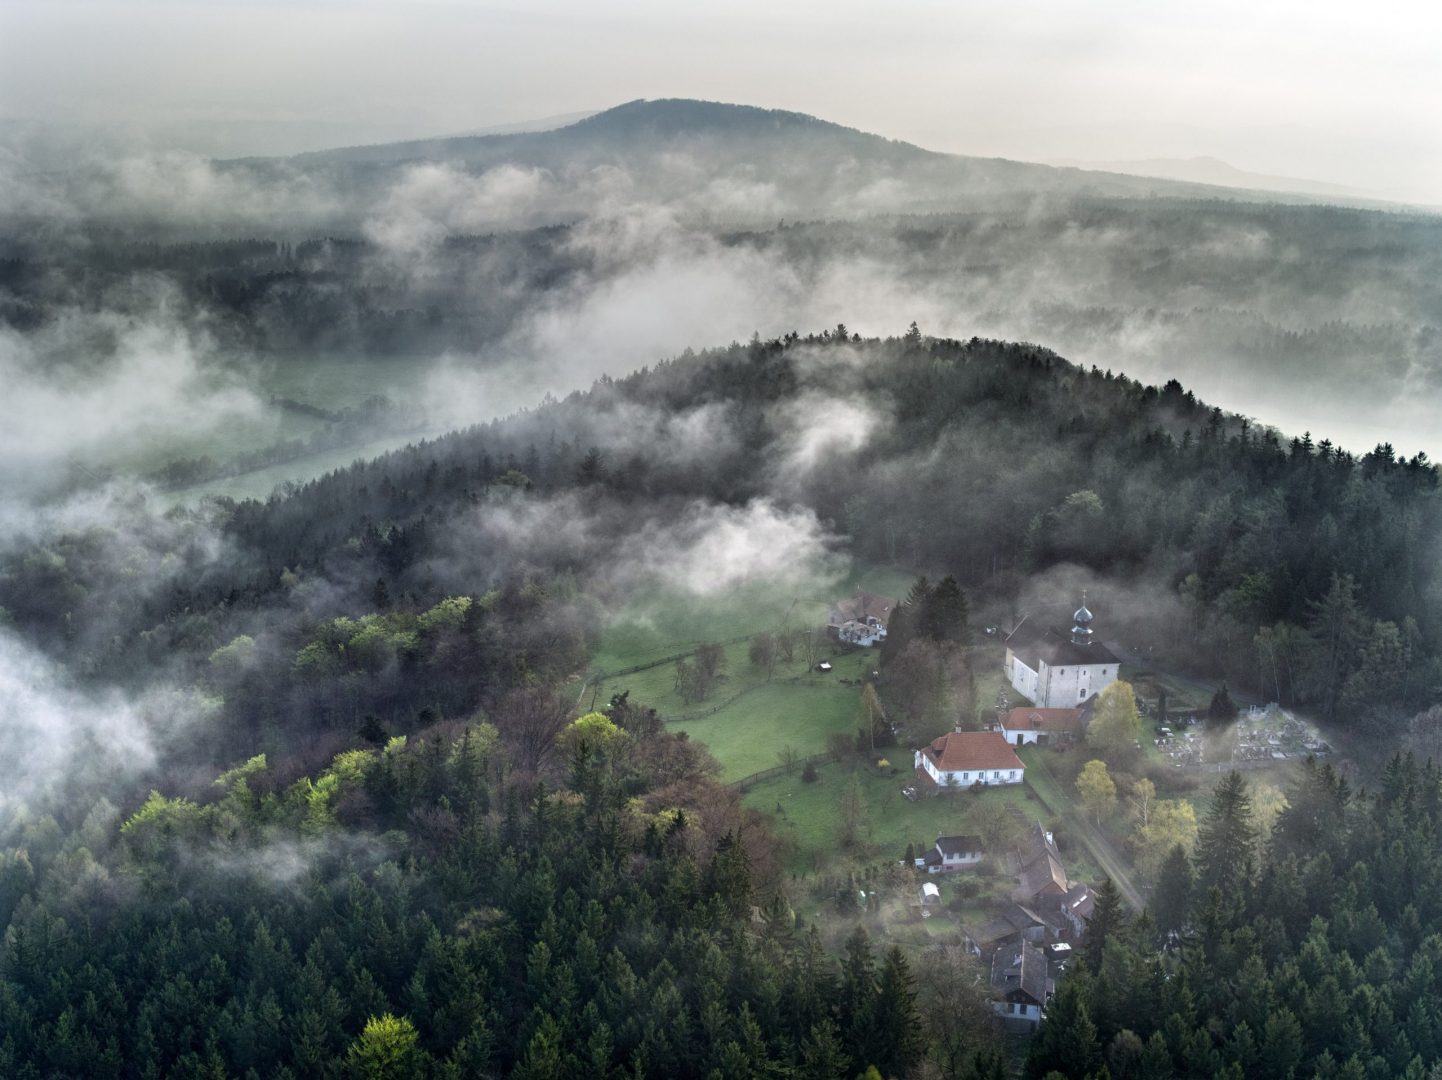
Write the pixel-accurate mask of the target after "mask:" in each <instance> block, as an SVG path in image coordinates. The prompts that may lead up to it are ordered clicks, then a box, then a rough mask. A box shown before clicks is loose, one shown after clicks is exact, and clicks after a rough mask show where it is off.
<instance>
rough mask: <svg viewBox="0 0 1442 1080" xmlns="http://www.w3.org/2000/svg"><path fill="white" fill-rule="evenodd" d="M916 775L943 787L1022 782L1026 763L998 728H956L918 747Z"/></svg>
mask: <svg viewBox="0 0 1442 1080" xmlns="http://www.w3.org/2000/svg"><path fill="white" fill-rule="evenodd" d="M915 764H916V772H917V775H918V776H920V777H921V778H923V779H926V780H930V781H931V782H932V783H933V784H935V785H936V786H937V787H940V788H950V789H960V788H968V787H970V786H971V785H972V784H983V785H990V784H1019V783H1021V781H1022V773H1023V772H1025V770H1026V766H1025V765H1023V764H1022V763H1021V758H1019V757H1017V756H1016V751H1015V750H1013V749H1012V748H1011V747H1010V746H1009V745H1008V744H1007V741H1006V740H1005V739H1004V738H1002V737H1001V733H1000V732H997V731H953V732H951V733H950V734H949V735H943V736H942V737H941V738H939V739H937V740H936V741H935V742H933V743H931V744H930V745H929V746H925V747H923V748H922V749H920V750H918V751H916V756H915Z"/></svg>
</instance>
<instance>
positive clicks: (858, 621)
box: [826, 592, 896, 647]
mask: <svg viewBox="0 0 1442 1080" xmlns="http://www.w3.org/2000/svg"><path fill="white" fill-rule="evenodd" d="M895 610H896V601H895V600H892V599H890V598H889V597H885V596H877V595H876V594H875V593H869V592H859V593H857V594H856V595H855V596H853V597H852V598H851V599H849V600H838V601H836V602H835V603H834V604H832V605H831V612H830V614H828V615H827V617H826V631H827V633H829V634H830V635H831V636H832V637H834V638H836V639H837V640H838V641H844V642H846V643H847V644H848V645H862V646H868V647H869V646H871V645H879V644H880V643H881V642H883V641H885V640H886V624H887V623H888V622H889V621H890V619H891V613H892V612H893V611H895Z"/></svg>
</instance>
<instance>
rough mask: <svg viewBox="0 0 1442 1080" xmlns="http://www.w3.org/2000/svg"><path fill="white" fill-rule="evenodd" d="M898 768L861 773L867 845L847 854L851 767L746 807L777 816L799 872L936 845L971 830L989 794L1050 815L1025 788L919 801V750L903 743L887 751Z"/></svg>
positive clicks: (825, 772) (779, 785)
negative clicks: (973, 814)
mask: <svg viewBox="0 0 1442 1080" xmlns="http://www.w3.org/2000/svg"><path fill="white" fill-rule="evenodd" d="M883 753H886V754H887V755H888V760H890V762H891V763H892V765H893V766H895V767H896V768H897V773H896V774H895V775H884V774H879V773H876V772H873V771H871V770H865V769H863V770H859V771H858V772H857V775H858V776H859V777H860V779H861V785H862V793H863V796H864V798H865V802H866V825H865V827H864V829H863V831H862V838H861V843H860V844H859V845H858V847H857V848H856V849H855V850H853V851H852V852H850V853H847V852H843V851H842V850H841V848H840V846H839V843H838V838H837V812H836V805H837V800H838V799H839V798H840V796H841V791H842V785H843V784H844V783H845V782H846V779H847V776H848V775H849V773H850V772H851V771H852V769H851V768H850V767H849V766H847V765H843V764H828V765H823V766H822V767H821V768H820V769H818V770H817V772H818V779H817V781H816V783H814V784H807V783H804V782H803V781H802V780H801V776H800V771H799V770H798V771H797V773H796V774H794V775H792V776H779V777H775V778H773V779H770V780H767V781H764V782H763V783H759V784H757V785H756V786H755V787H753V788H751V789H750V790H749V791H747V792H746V794H745V796H744V801H745V803H746V805H748V806H752V807H754V808H756V809H757V810H761V811H765V812H767V813H770V814H772V815H773V818H774V822H775V829H776V833H777V835H778V836H779V837H781V839H782V840H783V841H784V842H785V843H786V844H787V847H788V866H789V867H790V869H791V870H792V871H793V872H794V873H797V874H815V873H820V872H824V871H825V870H826V869H827V868H828V867H831V866H832V865H833V864H834V863H836V862H837V861H841V862H846V861H854V862H856V863H859V864H868V863H870V864H874V863H877V862H891V861H895V860H899V859H901V858H902V857H903V856H904V855H905V854H906V845H907V844H912V845H914V846H916V847H917V848H920V849H923V850H924V849H925V848H929V847H930V846H931V845H932V844H933V843H935V841H936V838H937V837H938V836H951V835H956V834H961V833H966V832H969V831H971V830H970V829H969V827H968V821H969V820H970V811H971V809H972V808H973V807H974V806H976V805H977V803H978V801H979V800H981V799H986V800H991V801H1001V802H1004V803H1006V804H1007V805H1008V806H1013V807H1015V808H1016V809H1017V810H1019V811H1020V812H1021V814H1022V816H1023V817H1024V818H1026V819H1027V820H1031V821H1034V820H1036V819H1037V818H1038V817H1039V816H1040V817H1043V818H1044V817H1046V811H1045V809H1044V808H1043V807H1042V804H1041V803H1040V802H1038V801H1037V800H1036V799H1035V797H1034V796H1033V795H1032V794H1031V792H1029V791H1028V790H1027V789H1026V787H1025V785H1023V784H1016V785H1011V786H1007V787H995V788H987V789H986V790H984V791H982V792H979V793H973V792H970V791H964V792H957V793H956V794H951V795H938V796H936V797H934V798H923V799H921V800H919V801H917V802H911V801H910V800H909V799H907V798H906V797H905V796H904V795H902V794H901V789H902V788H903V787H905V786H906V785H908V784H910V783H912V780H913V775H912V771H911V753H910V751H908V750H906V749H904V748H901V747H892V748H890V749H888V750H886V751H883Z"/></svg>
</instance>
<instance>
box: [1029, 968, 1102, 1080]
mask: <svg viewBox="0 0 1442 1080" xmlns="http://www.w3.org/2000/svg"><path fill="white" fill-rule="evenodd" d="M1088 990H1089V982H1088V980H1087V978H1086V977H1085V976H1082V975H1081V973H1079V972H1078V973H1075V974H1072V975H1070V976H1068V977H1067V978H1065V979H1063V980H1062V983H1061V985H1060V986H1059V987H1058V988H1057V991H1056V994H1055V995H1054V996H1053V997H1052V999H1051V1002H1050V1004H1049V1005H1048V1006H1047V1016H1046V1020H1045V1021H1044V1022H1043V1023H1042V1025H1041V1028H1040V1030H1039V1031H1038V1032H1037V1034H1036V1037H1035V1038H1033V1039H1032V1041H1031V1045H1030V1046H1029V1047H1028V1048H1027V1057H1026V1073H1027V1075H1028V1076H1030V1077H1033V1078H1039V1077H1044V1076H1046V1075H1047V1074H1048V1073H1051V1072H1056V1073H1060V1074H1061V1075H1062V1076H1067V1077H1085V1076H1087V1075H1088V1074H1090V1073H1091V1072H1092V1071H1093V1070H1094V1069H1096V1068H1098V1067H1099V1066H1100V1065H1101V1063H1102V1053H1101V1046H1100V1045H1099V1043H1098V1040H1097V1029H1096V1024H1094V1023H1093V1022H1092V1018H1091V1013H1090V1010H1089V1009H1088V1006H1087V996H1088Z"/></svg>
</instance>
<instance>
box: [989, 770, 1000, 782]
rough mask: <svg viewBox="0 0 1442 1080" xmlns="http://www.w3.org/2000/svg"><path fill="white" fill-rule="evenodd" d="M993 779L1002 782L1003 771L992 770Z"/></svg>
mask: <svg viewBox="0 0 1442 1080" xmlns="http://www.w3.org/2000/svg"><path fill="white" fill-rule="evenodd" d="M991 778H992V779H993V780H1000V779H1001V770H1000V769H992V770H991Z"/></svg>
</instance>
